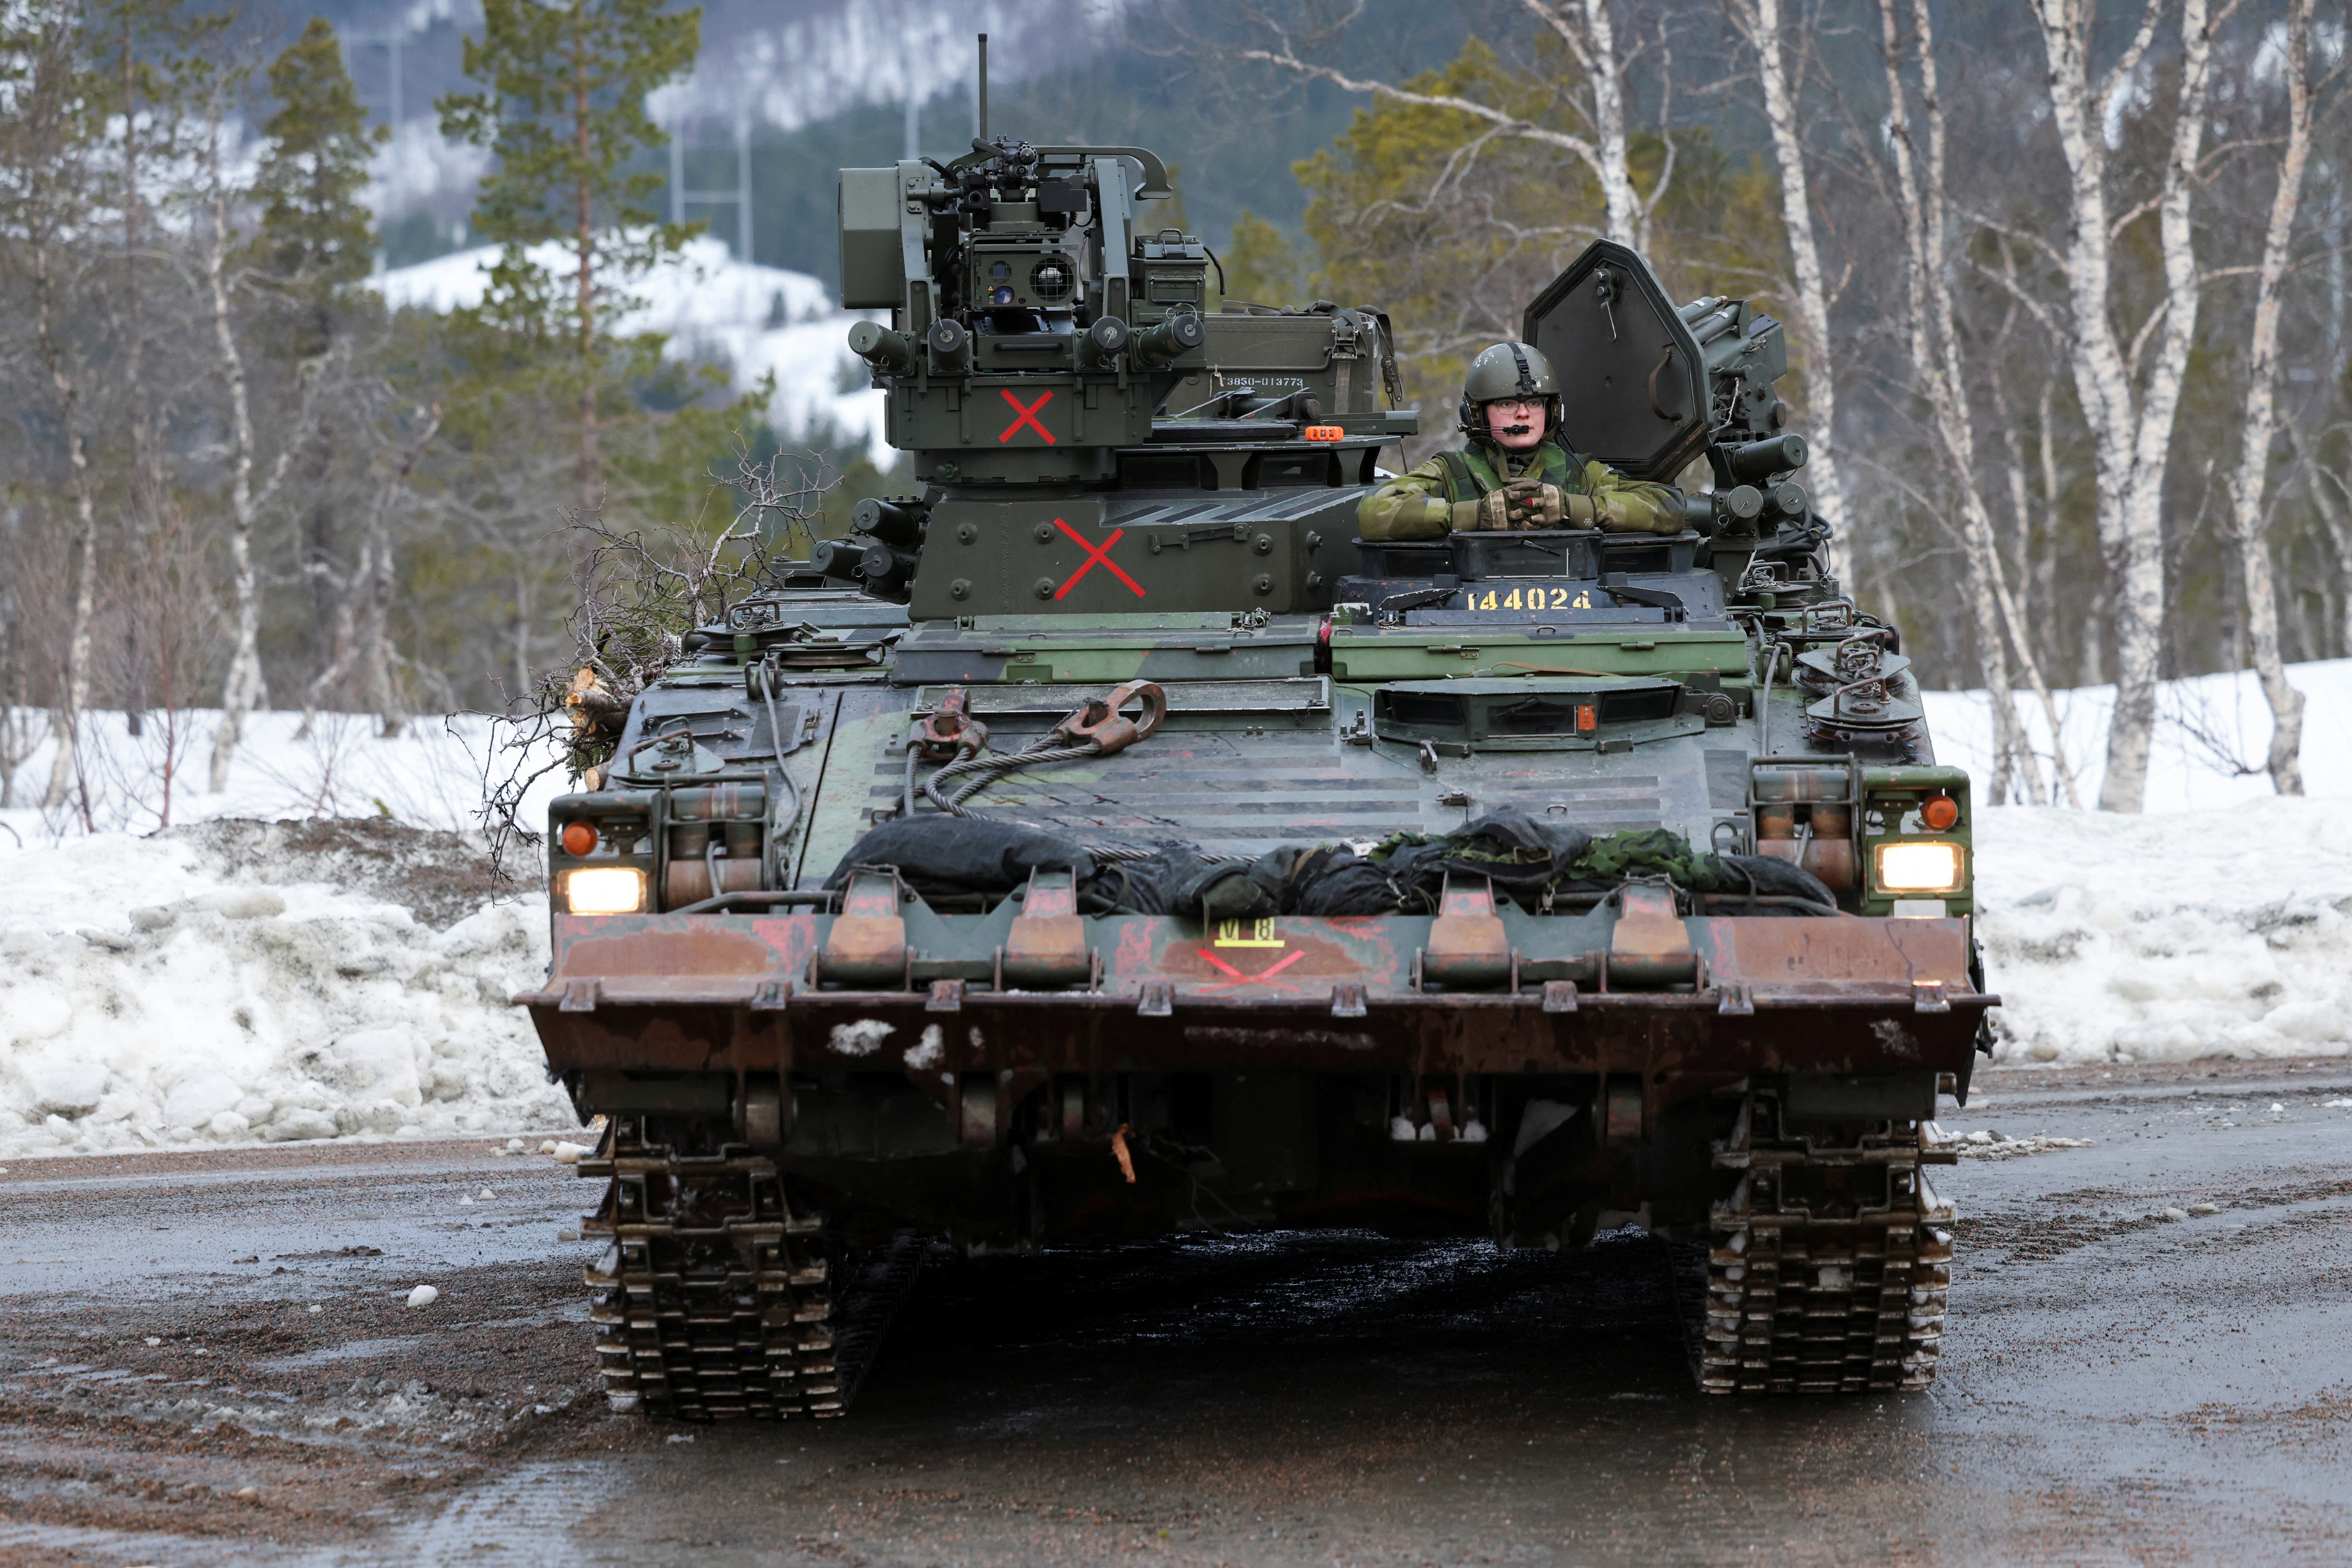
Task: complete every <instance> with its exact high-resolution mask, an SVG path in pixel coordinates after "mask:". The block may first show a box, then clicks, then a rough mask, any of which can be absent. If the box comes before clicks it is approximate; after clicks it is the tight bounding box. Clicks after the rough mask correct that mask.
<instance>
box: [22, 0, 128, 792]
mask: <svg viewBox="0 0 2352 1568" xmlns="http://www.w3.org/2000/svg"><path fill="white" fill-rule="evenodd" d="M84 22H85V18H84V16H83V15H82V13H81V11H80V10H79V8H78V7H77V6H75V5H70V4H58V5H47V6H41V7H35V8H29V9H28V8H22V7H12V8H11V9H10V10H9V11H8V12H7V13H5V21H0V93H5V112H0V246H5V261H6V264H7V266H8V268H9V269H10V270H11V271H12V272H14V273H15V274H16V275H17V276H18V278H20V279H22V280H23V282H24V284H25V285H26V289H27V291H28V292H29V293H30V294H31V296H32V306H33V310H32V314H33V323H32V327H33V331H32V336H33V350H34V357H35V359H36V361H37V363H38V365H39V380H40V384H41V385H42V387H43V389H44V391H45V392H46V394H47V401H48V405H49V406H48V408H47V417H48V419H49V420H50V421H51V422H52V427H53V429H54V432H55V440H56V442H57V444H58V447H62V448H63V452H64V458H65V468H66V485H67V489H68V493H69V494H70V495H71V497H72V501H73V530H74V531H73V543H72V546H71V552H72V559H73V597H72V607H71V609H70V611H69V613H68V618H67V622H66V632H65V668H64V669H63V671H62V674H61V679H59V681H58V691H57V700H56V710H57V711H56V717H55V718H54V719H53V720H52V721H51V726H50V728H51V732H52V733H53V734H54V735H55V737H56V742H57V749H56V750H55V751H54V752H51V753H50V759H49V779H48V785H47V789H46V790H45V791H44V792H43V795H42V801H41V804H42V805H43V806H44V807H46V808H47V809H51V810H54V809H56V808H58V807H59V806H62V805H65V804H66V802H67V800H68V797H69V796H70V795H72V794H73V790H74V784H75V782H76V778H77V773H76V767H77V763H78V762H79V747H80V742H81V725H82V717H83V714H84V712H85V710H87V709H88V707H89V694H90V675H91V654H92V647H91V640H90V624H91V621H92V620H93V619H94V618H95V616H96V615H97V611H98V498H97V494H96V489H95V479H94V478H93V476H92V474H91V472H90V457H89V430H88V428H87V406H86V405H87V393H88V388H87V385H86V382H87V377H88V369H87V366H86V364H85V363H84V357H83V354H82V353H81V350H80V347H79V343H78V342H76V341H75V338H74V331H75V328H74V323H75V321H76V319H77V317H79V316H81V315H83V314H85V313H86V312H85V309H84V308H85V304H86V301H85V300H83V299H82V298H81V291H80V289H79V287H78V281H79V274H80V270H81V269H80V267H79V247H82V246H83V245H85V244H86V243H87V242H88V240H89V228H90V226H91V225H92V224H93V223H94V222H95V221H96V218H97V216H98V213H99V210H100V190H99V184H100V180H99V174H98V170H97V167H96V161H97V158H98V155H99V149H100V145H101V143H102V140H103V135H104V130H105V121H104V106H105V103H106V97H107V95H106V92H105V84H104V83H103V82H102V81H101V80H100V79H98V78H97V77H96V76H95V75H94V73H92V72H91V71H90V69H89V65H88V60H87V58H86V56H85V53H84V50H83V39H82V27H83V26H84ZM82 804H83V807H84V815H85V819H86V818H87V810H88V805H89V801H88V797H87V795H84V797H83V803H82ZM85 825H87V823H86V824H85Z"/></svg>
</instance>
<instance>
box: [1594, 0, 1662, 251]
mask: <svg viewBox="0 0 2352 1568" xmlns="http://www.w3.org/2000/svg"><path fill="white" fill-rule="evenodd" d="M1580 3H1581V5H1583V7H1584V30H1585V33H1586V36H1587V37H1589V38H1590V39H1591V47H1592V59H1591V64H1590V65H1588V66H1587V67H1586V68H1585V71H1586V74H1587V75H1589V76H1591V79H1592V136H1593V140H1594V141H1596V142H1599V143H1600V144H1601V205H1602V207H1603V208H1605V209H1606V210H1607V212H1608V214H1609V237H1610V238H1612V239H1618V240H1621V243H1623V244H1626V245H1631V246H1634V247H1646V246H1647V245H1648V244H1649V238H1650V237H1649V235H1648V234H1647V233H1646V232H1645V231H1646V230H1647V229H1648V227H1649V225H1648V223H1647V222H1645V221H1643V219H1645V218H1646V216H1647V215H1646V214H1643V213H1642V212H1640V210H1639V207H1638V205H1637V204H1636V202H1635V200H1634V196H1633V166H1632V165H1631V164H1629V163H1627V162H1626V161H1625V91H1624V84H1623V83H1622V81H1620V80H1619V79H1618V75H1617V36H1616V33H1615V31H1614V30H1613V29H1612V28H1611V26H1609V5H1608V0H1580Z"/></svg>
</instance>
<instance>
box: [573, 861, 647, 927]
mask: <svg viewBox="0 0 2352 1568" xmlns="http://www.w3.org/2000/svg"><path fill="white" fill-rule="evenodd" d="M563 901H564V903H565V905H566V906H567V907H568V908H569V909H570V910H571V911H572V913H573V914H575V915H633V914H635V913H636V912H637V911H638V910H641V909H644V908H645V907H646V874H645V873H644V872H643V871H640V870H638V869H637V868H635V867H634V866H594V867H589V868H583V869H581V870H577V871H567V872H565V873H564V876H563Z"/></svg>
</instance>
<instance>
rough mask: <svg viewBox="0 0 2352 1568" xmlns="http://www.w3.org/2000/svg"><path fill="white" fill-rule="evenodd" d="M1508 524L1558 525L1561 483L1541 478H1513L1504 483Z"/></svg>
mask: <svg viewBox="0 0 2352 1568" xmlns="http://www.w3.org/2000/svg"><path fill="white" fill-rule="evenodd" d="M1503 495H1504V497H1505V502H1504V510H1505V513H1506V515H1507V517H1508V518H1509V520H1510V521H1508V522H1507V523H1506V524H1505V525H1504V526H1505V527H1507V528H1558V527H1559V522H1560V518H1561V516H1562V510H1561V504H1560V502H1561V497H1560V493H1559V486H1558V485H1548V484H1545V483H1544V482H1543V481H1542V480H1540V479H1513V480H1512V481H1511V482H1510V483H1509V484H1507V485H1505V486H1504V487H1503Z"/></svg>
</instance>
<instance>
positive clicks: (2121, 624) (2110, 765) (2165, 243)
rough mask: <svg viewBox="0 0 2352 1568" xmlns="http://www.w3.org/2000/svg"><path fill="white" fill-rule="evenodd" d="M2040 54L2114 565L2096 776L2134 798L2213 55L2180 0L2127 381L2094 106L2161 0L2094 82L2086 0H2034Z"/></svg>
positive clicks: (2102, 518) (2194, 302)
mask: <svg viewBox="0 0 2352 1568" xmlns="http://www.w3.org/2000/svg"><path fill="white" fill-rule="evenodd" d="M2030 3H2031V4H2032V6H2033V11H2034V15H2035V16H2036V18H2037V19H2038V20H2039V21H2040V23H2041V26H2042V48H2043V51H2044V53H2045V55H2046V56H2047V58H2048V60H2049V68H2050V74H2049V81H2050V103H2051V111H2052V119H2053V123H2054V124H2055V126H2056V129H2057V132H2058V144H2059V147H2060V149H2061V150H2062V151H2063V153H2064V154H2065V158H2066V167H2067V172H2068V176H2069V179H2068V193H2067V194H2068V206H2069V208H2070V212H2069V218H2070V221H2071V224H2072V227H2073V233H2072V235H2071V236H2070V237H2069V239H2068V242H2067V247H2066V253H2065V256H2064V258H2063V269H2064V272H2065V275H2066V289H2067V303H2068V307H2069V310H2070V313H2071V314H2072V317H2073V321H2074V336H2073V347H2074V355H2073V358H2074V387H2075V391H2076V394H2077V395H2079V396H2080V398H2081V400H2082V404H2083V414H2084V419H2085V420H2086V421H2087V422H2088V423H2089V425H2090V427H2091V437H2092V450H2093V453H2094V455H2095V459H2096V462H2097V467H2098V472H2099V499H2098V520H2099V542H2100V547H2101V549H2102V550H2103V552H2105V555H2106V558H2107V564H2108V569H2109V572H2110V574H2111V576H2112V578H2113V579H2114V590H2115V596H2114V601H2113V605H2112V614H2113V616H2114V617H2115V618H2114V626H2115V637H2116V706H2115V712H2114V714H2113V716H2112V718H2111V719H2110V720H2109V721H2108V727H2107V766H2106V777H2105V780H2104V781H2102V783H2101V784H2100V786H2099V805H2100V806H2101V807H2102V808H2103V809H2105V810H2107V811H2137V810H2139V809H2140V807H2141V805H2142V803H2143V802H2144V801H2145V800H2146V798H2147V761H2148V751H2149V745H2150V742H2151V741H2152V739H2153V737H2154V732H2155V729H2156V684H2157V678H2158V674H2159V672H2160V670H2161V666H2162V655H2163V644H2164V611H2165V595H2164V516H2163V507H2162V503H2163V498H2164V469H2165V460H2166V458H2168V456H2169V455H2170V452H2171V447H2172V429H2173V416H2174V415H2175V413H2176V412H2177V411H2178V409H2179V402H2180V388H2181V382H2182V378H2183V377H2182V373H2183V371H2184V370H2185V369H2186V367H2187V364H2188V359H2189V346H2190V342H2191V341H2192V338H2193V335H2194V333H2195V331H2196V325H2197V308H2198V300H2199V281H2200V280H2199V277H2198V271H2197V258H2196V254H2195V243H2194V242H2195V235H2194V233H2193V232H2192V230H2191V229H2190V227H2189V181H2190V180H2191V178H2193V177H2194V175H2195V173H2196V166H2197V151H2198V148H2199V146H2200V143H2201V142H2203V140H2204V130H2205V92H2206V87H2207V81H2208V76H2209V67H2210V62H2211V58H2212V29H2211V25H2210V18H2209V16H2208V13H2207V9H2206V0H2184V3H2183V5H2182V8H2181V18H2180V44H2181V61H2180V77H2179V100H2178V101H2177V103H2176V104H2175V107H2174V118H2173V126H2172V137H2171V152H2170V154H2169V156H2168V158H2167V160H2166V163H2165V170H2164V184H2163V189H2162V194H2161V196H2160V199H2159V201H2158V231H2159V238H2160V244H2161V247H2162V253H2163V270H2164V293H2163V298H2162V299H2161V300H2160V301H2159V302H2158V306H2157V309H2158V310H2161V311H2162V312H2163V318H2164V319H2163V321H2162V323H2161V331H2160V333H2159V336H2158V342H2157V353H2156V358H2155V362H2154V364H2153V366H2152V368H2151V369H2150V370H2149V371H2148V373H2147V377H2146V381H2145V384H2144V385H2143V386H2141V387H2139V388H2137V389H2136V388H2135V387H2134V386H2133V384H2132V378H2131V373H2130V370H2129V368H2128V367H2127V365H2126V362H2125V358H2124V354H2123V351H2122V348H2121V345H2120V344H2119V343H2118V342H2117V341H2116V330H2115V324H2114V321H2113V320H2112V318H2111V314H2110V310H2111V306H2112V303H2113V298H2112V295H2113V291H2112V278H2111V268H2110V247H2111V246H2112V244H2113V242H2114V241H2113V237H2112V236H2111V235H2110V233H2109V222H2108V216H2107V193H2106V147H2105V142H2103V141H2102V140H2101V137H2100V128H2099V123H2098V121H2099V116H2100V112H2101V109H2102V106H2103V105H2104V104H2105V102H2106V100H2107V96H2108V94H2109V93H2110V92H2112V91H2113V90H2114V89H2115V87H2116V84H2117V83H2119V82H2120V81H2121V80H2122V79H2124V78H2125V77H2126V76H2127V75H2128V74H2129V73H2130V72H2131V71H2132V70H2133V69H2134V68H2137V65H2138V63H2139V59H2140V58H2141V56H2143V55H2144V54H2145V53H2146V52H2147V44H2148V40H2149V38H2150V37H2151V36H2152V34H2153V32H2154V28H2155V25H2156V18H2157V15H2158V13H2157V12H2156V11H2155V10H2154V9H2150V10H2149V11H2148V12H2147V16H2146V17H2145V18H2144V20H2143V21H2142V23H2141V26H2140V28H2139V31H2138V33H2137V36H2136V37H2134V38H2133V39H2132V42H2131V43H2130V45H2129V46H2128V47H2126V50H2125V52H2124V56H2123V58H2122V59H2121V60H2120V61H2118V62H2117V64H2116V68H2114V70H2112V71H2111V72H2109V73H2108V75H2107V76H2106V78H2105V79H2104V80H2103V81H2102V82H2101V83H2100V85H2099V87H2098V89H2096V90H2094V89H2093V87H2092V83H2091V80H2090V69H2089V49H2090V26H2091V21H2092V13H2093V12H2094V10H2095V4H2094V0H2030Z"/></svg>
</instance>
